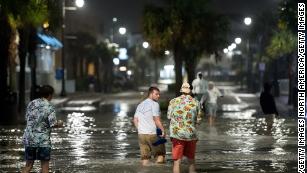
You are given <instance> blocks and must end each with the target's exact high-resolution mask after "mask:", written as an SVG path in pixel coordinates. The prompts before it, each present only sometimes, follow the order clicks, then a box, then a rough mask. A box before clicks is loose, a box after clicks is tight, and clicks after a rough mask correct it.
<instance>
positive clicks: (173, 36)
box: [143, 0, 228, 90]
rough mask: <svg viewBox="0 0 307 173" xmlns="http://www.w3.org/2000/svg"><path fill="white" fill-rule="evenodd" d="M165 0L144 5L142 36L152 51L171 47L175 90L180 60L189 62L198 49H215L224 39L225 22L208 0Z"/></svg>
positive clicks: (198, 51) (226, 23)
mask: <svg viewBox="0 0 307 173" xmlns="http://www.w3.org/2000/svg"><path fill="white" fill-rule="evenodd" d="M166 2H167V3H166V4H165V5H164V6H163V7H161V6H155V5H148V6H147V7H146V8H145V11H144V19H143V28H144V36H145V39H146V40H148V41H149V42H150V45H151V49H153V51H155V52H157V53H161V52H164V50H166V49H169V50H172V51H173V54H174V60H175V72H176V90H179V87H180V85H181V81H182V74H181V68H182V62H183V61H184V60H185V61H192V62H193V63H192V64H191V65H192V66H193V64H195V61H196V58H198V57H199V56H200V55H201V54H202V53H204V52H208V53H212V52H215V51H216V50H218V49H219V48H220V46H221V45H223V43H225V42H226V36H225V35H226V33H227V30H228V22H227V19H226V18H225V17H223V16H222V15H217V14H214V13H213V12H212V11H210V5H209V1H208V0H193V1H186V0H167V1H166ZM189 67H190V66H189ZM192 69H193V70H194V67H192Z"/></svg>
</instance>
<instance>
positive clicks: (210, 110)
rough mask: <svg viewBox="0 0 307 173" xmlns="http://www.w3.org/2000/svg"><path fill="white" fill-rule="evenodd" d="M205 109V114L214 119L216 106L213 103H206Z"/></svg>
mask: <svg viewBox="0 0 307 173" xmlns="http://www.w3.org/2000/svg"><path fill="white" fill-rule="evenodd" d="M206 106H207V107H206V108H205V110H206V114H207V115H210V116H213V117H215V116H216V111H217V104H214V103H208V104H207V105H206Z"/></svg>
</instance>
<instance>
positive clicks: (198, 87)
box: [192, 72, 208, 101]
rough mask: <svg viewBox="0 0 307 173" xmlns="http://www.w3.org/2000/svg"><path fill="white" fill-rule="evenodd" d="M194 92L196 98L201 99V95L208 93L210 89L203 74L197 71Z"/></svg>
mask: <svg viewBox="0 0 307 173" xmlns="http://www.w3.org/2000/svg"><path fill="white" fill-rule="evenodd" d="M192 86H193V89H192V93H193V95H194V97H195V98H196V100H198V101H200V100H201V97H202V96H203V95H204V94H205V93H206V91H207V89H208V82H207V81H206V80H205V79H204V78H203V74H202V73H201V72H198V73H197V78H196V79H194V80H193V82H192Z"/></svg>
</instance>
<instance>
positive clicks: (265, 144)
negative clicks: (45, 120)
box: [0, 90, 297, 173]
mask: <svg viewBox="0 0 307 173" xmlns="http://www.w3.org/2000/svg"><path fill="white" fill-rule="evenodd" d="M225 91H226V90H225ZM224 93H225V98H223V99H224V100H226V101H224V102H223V103H222V105H221V107H220V111H219V113H218V117H217V119H216V122H215V123H214V124H213V125H211V126H210V125H209V124H208V123H207V120H206V119H204V121H203V123H202V124H201V125H200V126H199V137H200V138H199V141H198V144H197V152H196V164H197V172H199V173H201V172H217V173H241V172H255V173H256V172H257V173H259V172H289V173H291V172H296V170H297V128H296V127H297V125H296V123H297V122H296V119H292V118H290V117H289V116H280V117H277V118H276V119H268V118H267V119H266V118H264V117H263V116H262V117H261V116H259V117H258V116H252V115H253V114H255V112H256V111H257V110H256V109H252V106H248V104H249V103H248V102H244V98H243V97H244V96H238V97H234V96H231V95H229V96H228V94H227V92H224ZM227 99H228V101H227ZM238 99H242V100H241V102H240V100H238ZM250 99H251V100H254V101H255V100H257V98H256V97H251V98H250ZM231 100H232V101H231ZM138 101H139V99H119V100H117V99H114V100H108V101H102V102H101V103H100V106H99V107H98V110H96V111H85V112H80V111H70V112H67V111H60V112H59V114H58V119H62V120H64V122H65V127H64V128H60V129H54V130H53V133H52V142H53V150H52V159H51V171H53V172H64V173H68V172H75V173H81V172H87V173H101V172H104V173H107V172H110V173H137V172H139V173H170V172H171V170H172V160H171V143H170V140H169V138H168V142H167V143H166V147H167V156H166V158H167V163H166V164H165V165H155V164H152V166H149V167H146V168H144V167H141V166H140V165H139V160H140V159H139V157H140V154H139V146H138V140H137V132H136V129H135V128H134V126H133V124H132V118H133V114H134V110H135V107H136V104H137V103H138ZM89 110H92V109H89ZM162 120H163V122H164V125H165V126H168V120H167V119H166V114H165V112H163V115H162ZM23 128H24V126H23V125H18V126H0V154H1V157H0V172H1V173H2V172H18V171H19V170H20V168H21V167H22V166H23V165H24V160H23V159H24V158H23V155H24V149H23V145H22V143H21V137H22V134H23ZM185 162H186V161H185ZM183 166H184V169H183V170H185V171H187V165H186V164H184V165H183ZM39 167H40V164H39V163H38V162H36V164H35V166H34V169H33V172H39Z"/></svg>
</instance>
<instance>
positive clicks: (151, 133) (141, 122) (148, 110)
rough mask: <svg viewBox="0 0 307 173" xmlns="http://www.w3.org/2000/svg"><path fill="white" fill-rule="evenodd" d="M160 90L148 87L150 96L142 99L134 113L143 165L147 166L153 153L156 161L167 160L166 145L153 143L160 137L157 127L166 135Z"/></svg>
mask: <svg viewBox="0 0 307 173" xmlns="http://www.w3.org/2000/svg"><path fill="white" fill-rule="evenodd" d="M159 98H160V90H159V89H158V88H157V87H150V88H149V89H148V98H147V99H145V100H144V101H142V102H141V103H140V104H139V105H138V106H137V108H136V111H135V114H134V120H133V122H134V125H135V127H136V128H137V129H138V138H139V145H140V150H141V160H142V165H144V166H146V165H148V163H149V159H150V158H151V155H152V154H153V155H154V157H155V158H156V163H164V162H165V145H164V144H160V145H153V144H154V143H155V142H156V141H157V140H158V139H159V138H158V136H157V128H159V129H160V130H161V133H162V134H161V135H160V136H161V137H165V131H164V127H163V125H162V123H161V119H160V116H161V111H160V106H159V104H158V102H157V101H158V100H159Z"/></svg>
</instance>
